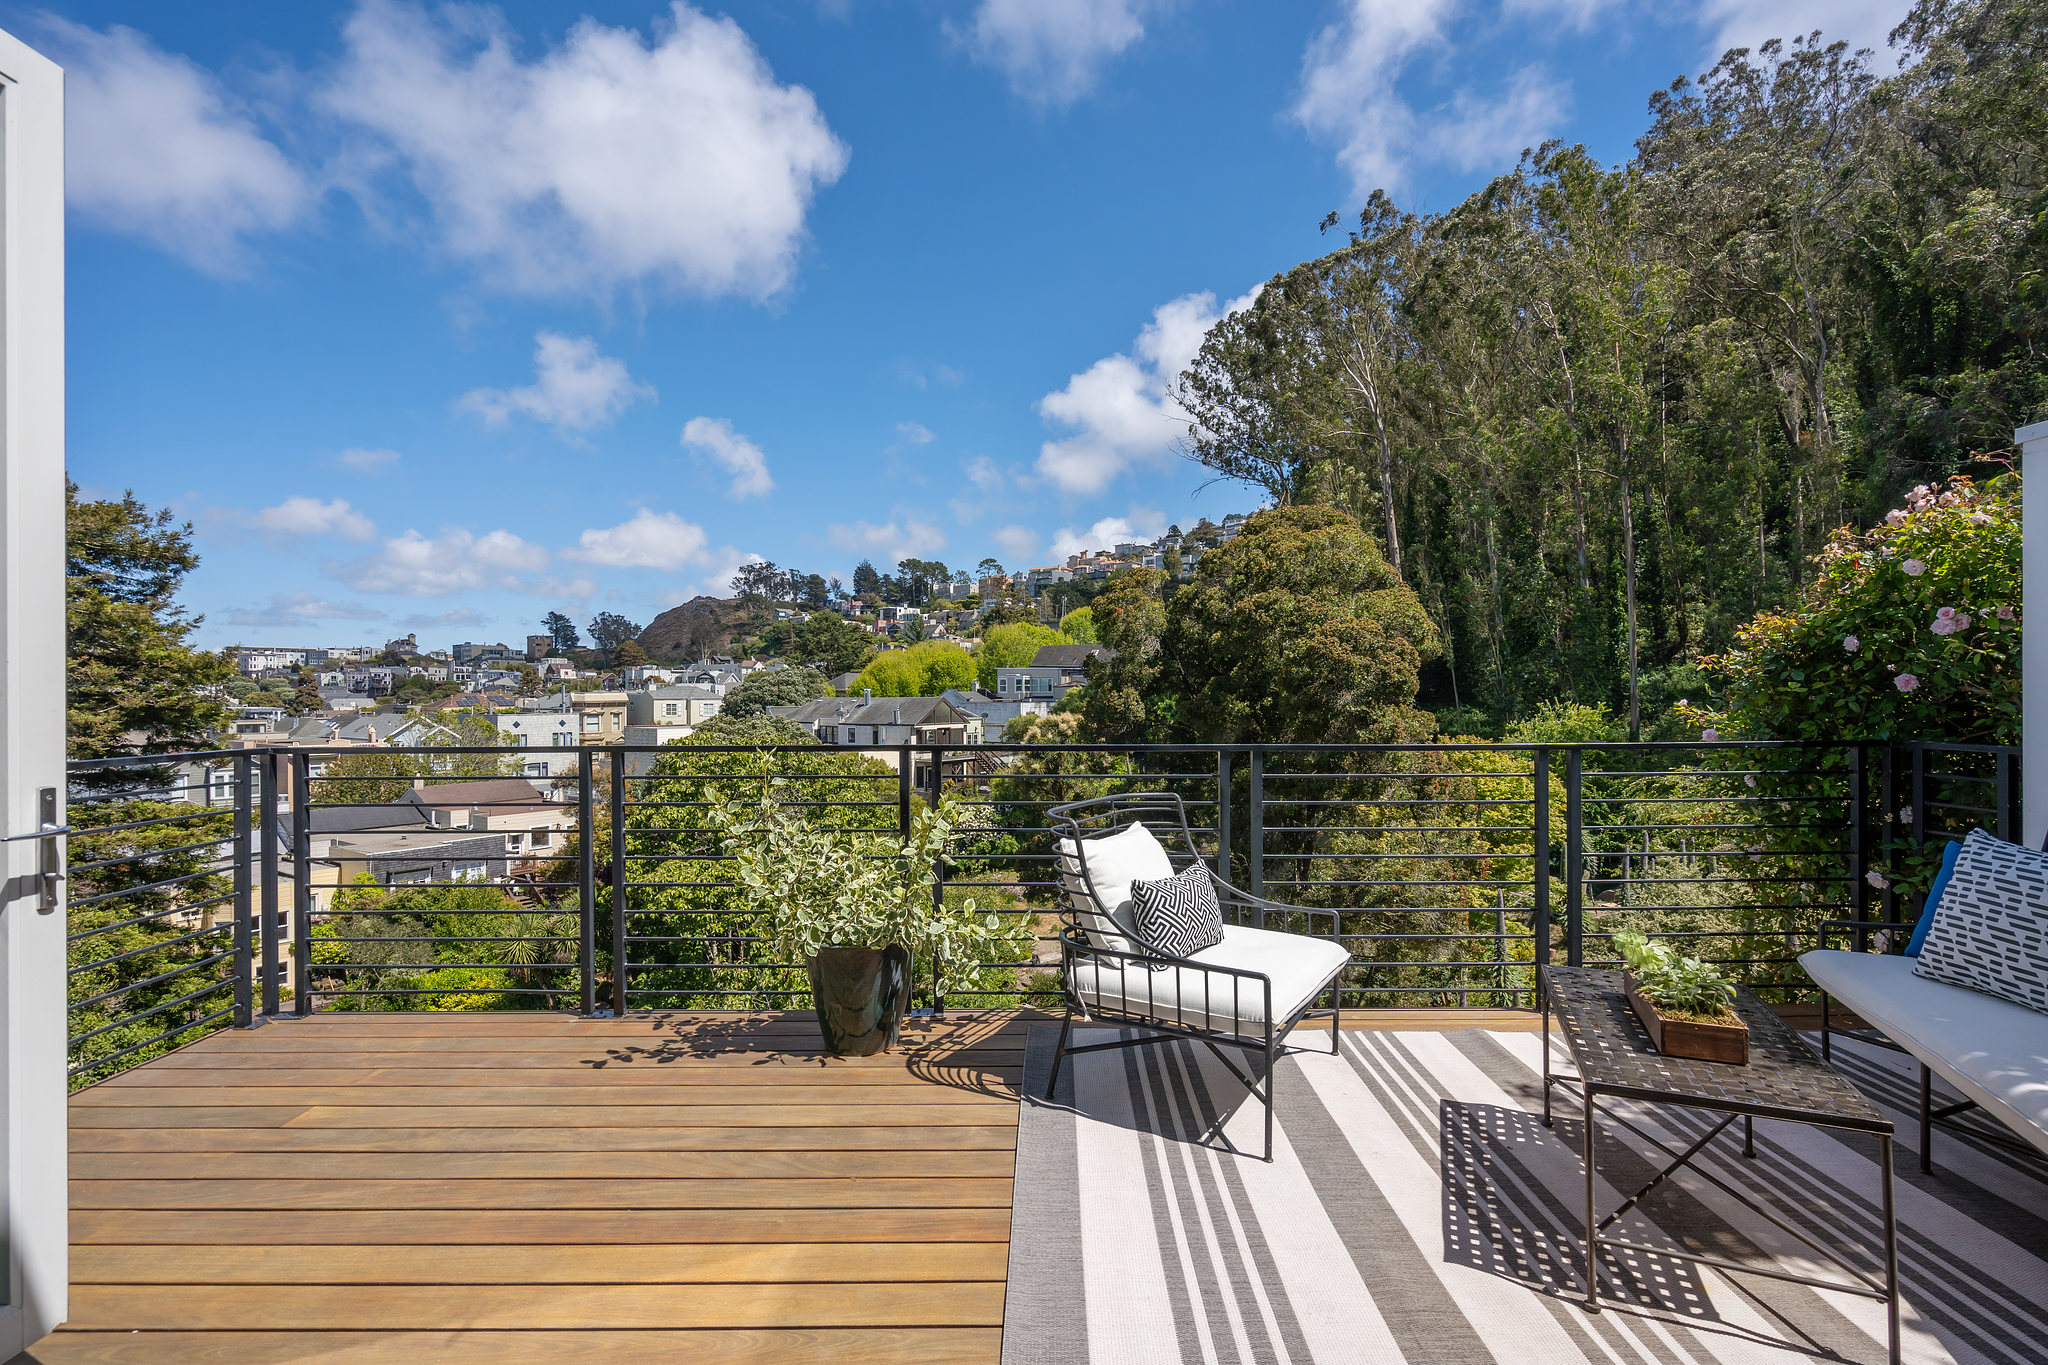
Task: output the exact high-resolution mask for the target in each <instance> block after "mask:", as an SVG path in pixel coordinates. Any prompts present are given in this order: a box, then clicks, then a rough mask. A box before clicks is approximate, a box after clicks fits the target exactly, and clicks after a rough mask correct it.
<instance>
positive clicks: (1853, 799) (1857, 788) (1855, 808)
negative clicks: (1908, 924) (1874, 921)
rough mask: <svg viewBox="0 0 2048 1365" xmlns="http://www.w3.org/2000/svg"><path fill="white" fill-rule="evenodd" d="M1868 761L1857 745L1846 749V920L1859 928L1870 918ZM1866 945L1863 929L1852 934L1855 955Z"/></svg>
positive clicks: (1866, 934) (1867, 939)
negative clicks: (1848, 904)
mask: <svg viewBox="0 0 2048 1365" xmlns="http://www.w3.org/2000/svg"><path fill="white" fill-rule="evenodd" d="M1869 761H1870V758H1869V754H1868V752H1867V751H1866V750H1865V749H1864V747H1863V746H1862V745H1861V744H1852V745H1850V746H1849V885H1850V887H1851V888H1852V894H1853V895H1854V896H1855V900H1854V902H1853V903H1852V905H1853V908H1852V911H1851V914H1850V918H1852V919H1854V920H1856V921H1857V922H1858V923H1859V924H1860V923H1862V922H1864V921H1866V920H1868V919H1869V918H1870V883H1869V882H1867V881H1865V880H1864V877H1865V876H1867V875H1868V873H1869V870H1870V850H1869V849H1868V848H1867V847H1866V846H1865V837H1866V834H1867V831H1866V829H1865V819H1864V816H1865V807H1866V806H1867V805H1868V803H1869V793H1868V792H1867V791H1866V790H1865V787H1866V785H1867V784H1866V782H1865V780H1864V771H1863V769H1864V765H1865V764H1867V763H1868V762H1869ZM1869 945H1870V935H1869V933H1868V932H1867V931H1865V930H1863V929H1858V930H1857V931H1856V951H1858V952H1862V951H1863V950H1864V949H1865V948H1867V947H1869Z"/></svg>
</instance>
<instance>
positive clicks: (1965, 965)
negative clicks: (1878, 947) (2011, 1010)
mask: <svg viewBox="0 0 2048 1365" xmlns="http://www.w3.org/2000/svg"><path fill="white" fill-rule="evenodd" d="M1913 972H1914V974H1915V975H1917V976H1922V977H1925V978H1926V979H1927V980H1929V981H1939V982H1941V983H1943V984H1944V985H1949V986H1964V987H1967V988H1968V989H1970V990H1973V991H1982V992H1984V993H1985V994H1986V995H1995V996H1997V997H1998V998H1999V999H2001V1000H2010V1001H2012V1002H2013V1003H2014V1004H2016V1005H2025V1006H2026V1007H2027V1008H2028V1009H2031V1010H2041V1011H2048V853H2036V852H2035V851H2034V850H2032V849H2029V848H2021V847H2020V846H2019V845H2018V844H2009V843H2007V842H2005V840H2003V839H1996V838H1993V837H1992V836H1991V835H1989V834H1986V833H1985V832H1984V831H1983V830H1981V829H1977V830H1971V831H1970V837H1969V838H1968V839H1966V840H1964V841H1963V851H1962V852H1961V853H1960V854H1958V855H1957V856H1956V870H1955V874H1954V875H1953V876H1952V877H1950V878H1949V883H1948V888H1947V890H1945V891H1944V892H1943V893H1942V897H1941V906H1940V908H1939V909H1937V910H1936V911H1935V914H1934V923H1933V924H1932V925H1930V926H1929V927H1928V930H1927V941H1926V943H1925V944H1923V945H1922V946H1921V949H1920V956H1919V957H1918V958H1916V959H1914V967H1913Z"/></svg>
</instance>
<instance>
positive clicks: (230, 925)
mask: <svg viewBox="0 0 2048 1365" xmlns="http://www.w3.org/2000/svg"><path fill="white" fill-rule="evenodd" d="M234 928H235V926H234V922H233V921H228V922H226V923H223V924H216V925H213V926H211V927H209V928H206V929H194V930H193V931H192V932H191V933H189V934H180V935H178V937H176V938H167V939H164V940H162V941H161V942H158V943H149V944H145V945H143V946H142V947H140V948H130V949H129V950H128V951H127V952H125V953H116V954H114V955H113V956H112V957H100V958H94V959H93V960H92V961H91V962H81V963H79V964H78V965H77V966H75V967H72V968H70V969H69V970H68V971H66V972H65V975H66V976H83V975H85V973H87V972H96V971H98V970H99V969H100V968H102V967H111V966H113V965H114V964H115V963H116V962H126V961H127V960H128V959H129V958H131V957H141V956H142V955H143V954H144V953H160V952H163V951H164V950H165V949H166V948H175V947H177V946H178V945H179V944H181V943H190V942H192V941H193V940H194V939H202V938H205V937H207V936H208V935H209V934H228V933H233V932H234Z"/></svg>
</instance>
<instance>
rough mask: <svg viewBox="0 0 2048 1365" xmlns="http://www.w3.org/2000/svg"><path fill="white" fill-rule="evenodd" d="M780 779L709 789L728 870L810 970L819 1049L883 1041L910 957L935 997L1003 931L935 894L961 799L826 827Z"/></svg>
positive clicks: (887, 1039) (958, 982)
mask: <svg viewBox="0 0 2048 1365" xmlns="http://www.w3.org/2000/svg"><path fill="white" fill-rule="evenodd" d="M787 785H788V784H787V782H786V781H785V780H784V779H782V778H779V777H767V778H763V780H762V784H761V790H760V794H759V796H758V798H756V799H753V800H741V799H737V798H734V797H731V796H728V795H727V794H725V793H722V792H721V793H719V794H717V795H715V796H714V797H713V799H712V820H713V823H714V826H715V827H716V828H717V829H718V831H719V834H720V839H721V843H722V845H723V847H724V849H725V851H726V852H727V853H728V854H729V855H731V857H732V858H733V867H734V878H733V880H734V881H735V882H736V883H737V885H738V887H739V891H740V895H741V897H742V900H743V902H744V904H745V907H746V908H747V909H749V910H751V911H753V912H754V913H755V914H756V916H757V917H758V919H757V924H758V927H759V930H760V932H761V933H762V935H763V937H765V938H767V939H769V940H770V941H772V942H773V943H774V945H775V947H776V949H777V950H778V951H780V952H782V953H786V954H789V956H788V957H787V958H785V959H784V960H785V961H801V962H803V963H804V965H805V967H806V968H807V969H808V970H809V973H810V978H811V996H812V1000H813V1003H814V1004H815V1005H816V1007H817V1011H818V1028H819V1030H820V1031H821V1032H822V1033H823V1035H824V1040H825V1047H826V1049H827V1050H828V1051H830V1052H833V1053H836V1054H839V1055H841V1056H851V1057H865V1056H868V1055H870V1054H872V1053H876V1052H882V1051H886V1050H887V1049H889V1048H891V1047H893V1046H895V1044H896V1038H897V1032H898V1030H899V1028H900V1027H901V1025H902V1022H903V1016H904V1014H905V1012H906V1011H907V1010H908V1008H909V1005H910V986H911V977H912V973H913V971H914V970H915V967H916V964H917V962H918V961H919V959H923V960H924V961H925V962H926V963H928V964H930V977H931V981H932V988H933V990H934V992H935V993H936V994H938V995H941V996H943V995H945V994H947V993H949V992H952V991H957V990H960V989H963V988H965V987H967V986H969V985H970V984H971V980H970V976H969V974H970V973H971V972H972V971H973V969H974V966H975V964H976V963H978V962H980V961H981V960H982V957H983V955H984V953H985V951H986V950H988V949H990V948H992V947H994V946H996V945H997V944H998V943H999V942H1000V940H1001V927H1002V925H1001V921H1000V920H998V919H997V918H996V916H994V915H992V914H987V913H985V912H984V911H982V910H981V909H980V908H979V907H978V906H977V905H976V904H975V902H974V901H973V900H972V899H968V900H964V901H962V902H960V904H958V905H956V906H948V905H945V904H943V903H942V898H941V897H940V896H939V895H938V894H937V890H936V888H937V884H938V874H939V870H940V868H941V867H942V866H943V865H945V864H946V863H948V862H950V861H951V860H950V859H949V858H948V857H947V854H946V848H947V842H948V840H949V839H950V838H951V836H952V833H953V829H954V827H955V826H956V825H957V824H958V823H959V819H960V807H959V805H958V803H956V802H953V801H951V800H948V801H944V802H942V803H940V804H939V805H938V806H936V807H930V806H926V807H919V808H918V809H917V811H916V813H915V814H914V815H913V816H912V818H911V826H910V832H909V834H908V836H899V835H898V834H896V833H895V832H893V831H892V832H888V833H870V832H863V831H855V830H843V829H829V828H826V827H824V826H821V825H819V824H817V823H815V822H813V821H812V820H811V819H810V818H808V816H807V815H806V813H805V810H804V809H803V808H802V807H800V806H795V805H792V804H790V803H789V802H787V801H785V800H784V799H783V796H784V788H785V787H786V786H787Z"/></svg>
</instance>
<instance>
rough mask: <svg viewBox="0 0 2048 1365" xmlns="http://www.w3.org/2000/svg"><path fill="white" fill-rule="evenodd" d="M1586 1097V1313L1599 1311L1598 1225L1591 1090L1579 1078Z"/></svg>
mask: <svg viewBox="0 0 2048 1365" xmlns="http://www.w3.org/2000/svg"><path fill="white" fill-rule="evenodd" d="M1579 1088H1580V1091H1581V1093H1583V1094H1584V1095H1585V1097H1586V1143H1585V1145H1586V1311H1587V1312H1588V1313H1597V1312H1599V1311H1600V1223H1599V1214H1598V1213H1597V1212H1595V1210H1594V1207H1593V1088H1592V1087H1591V1086H1589V1085H1587V1084H1586V1080H1585V1077H1583V1076H1581V1077H1580V1078H1579Z"/></svg>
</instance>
